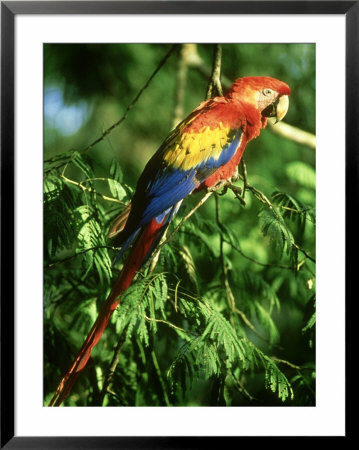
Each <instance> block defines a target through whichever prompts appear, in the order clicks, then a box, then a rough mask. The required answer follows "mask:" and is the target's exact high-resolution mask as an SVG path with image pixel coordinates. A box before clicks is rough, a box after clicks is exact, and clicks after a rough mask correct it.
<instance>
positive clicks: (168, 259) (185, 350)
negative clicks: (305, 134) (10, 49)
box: [44, 44, 315, 406]
mask: <svg viewBox="0 0 359 450" xmlns="http://www.w3.org/2000/svg"><path fill="white" fill-rule="evenodd" d="M168 49H169V46H162V45H144V44H143V45H142V44H141V45H114V44H113V45H84V46H82V45H77V46H72V45H60V44H56V45H53V44H48V45H46V46H45V53H44V58H45V82H44V84H45V89H50V88H51V89H58V90H60V91H61V93H62V96H63V99H64V108H65V107H67V106H68V105H78V104H80V103H81V102H85V103H86V105H87V106H86V108H87V109H86V111H87V115H86V117H85V119H84V121H83V123H82V126H81V127H80V128H79V130H78V131H77V132H76V133H74V134H72V135H68V134H67V133H66V132H65V129H61V127H59V126H57V125H56V124H55V125H54V124H52V123H51V120H50V119H51V117H46V116H45V164H44V391H45V400H44V401H45V403H46V404H47V402H48V401H49V398H50V397H51V394H52V393H53V392H54V390H55V388H56V387H57V384H58V382H59V380H60V377H61V376H62V375H63V373H64V371H65V370H66V369H67V368H68V366H69V365H70V364H71V362H72V359H73V357H74V356H75V354H76V352H77V350H78V348H79V347H80V346H81V344H82V342H83V340H84V338H85V336H86V334H87V333H88V331H89V330H90V328H91V326H92V324H93V322H94V320H95V319H96V317H97V314H98V312H99V309H100V307H101V305H102V304H103V302H104V300H105V299H106V296H107V295H108V293H109V290H110V287H111V285H112V283H113V280H114V279H116V277H117V276H118V268H117V267H114V266H113V261H114V260H115V257H116V254H117V251H118V249H116V248H114V247H113V246H112V243H111V242H109V240H108V238H107V234H108V230H109V228H110V226H111V224H112V221H113V219H114V218H115V217H116V215H117V214H118V213H119V212H120V211H121V210H122V209H123V207H124V206H125V204H127V203H128V201H129V200H130V198H131V194H132V192H133V190H134V188H135V185H136V181H137V179H138V176H139V174H140V172H141V171H142V169H143V166H144V164H145V162H146V160H147V159H148V158H149V157H150V156H151V154H153V152H154V151H155V149H156V148H157V147H158V146H159V144H160V143H161V141H162V140H163V138H165V136H166V134H167V133H168V131H169V130H170V127H171V114H172V110H173V107H174V105H173V100H172V99H173V98H174V94H173V92H174V89H175V84H174V79H175V74H176V70H177V69H176V67H177V65H176V64H177V60H178V57H179V54H174V55H173V56H172V57H171V59H170V60H168V63H166V66H165V67H163V68H162V69H161V71H160V72H159V73H158V74H157V76H156V77H155V78H154V80H153V82H152V84H151V85H150V86H149V88H148V90H147V91H146V92H145V93H144V94H143V96H142V97H141V99H140V100H139V101H138V103H136V105H135V107H134V108H133V110H132V111H131V114H129V116H128V118H127V119H126V121H125V122H124V123H123V124H122V125H121V127H118V128H115V129H114V130H113V132H111V133H110V134H108V135H106V137H104V138H102V139H100V140H99V142H98V143H97V144H96V145H94V146H93V147H92V148H90V144H91V142H94V141H95V140H96V139H98V138H99V137H100V136H101V135H102V133H103V132H104V131H105V130H106V128H107V127H109V126H111V125H112V124H113V123H115V122H116V121H117V120H118V119H119V117H121V115H122V114H123V112H124V111H125V109H126V107H127V106H128V104H129V103H130V102H131V101H132V99H133V98H134V97H135V95H136V94H137V92H138V91H139V89H140V88H141V87H142V86H143V85H144V83H145V82H146V80H147V79H148V77H149V75H150V74H151V73H152V71H153V70H154V69H155V68H156V65H157V64H158V62H159V61H160V59H161V58H162V57H163V56H164V54H165V53H166V52H167V51H168ZM198 51H199V53H200V55H201V57H202V58H203V60H204V62H205V63H208V64H211V58H212V46H207V45H201V46H198ZM79 55H81V59H80V58H79ZM283 55H285V56H286V59H284V56H283ZM93 58H94V59H93ZM303 58H304V59H303ZM93 60H95V61H96V64H93V63H92V61H93ZM236 60H237V61H238V60H239V61H240V62H241V64H240V66H241V67H242V69H241V70H243V71H244V73H242V75H254V74H268V75H273V76H278V78H282V79H283V80H285V81H287V82H288V83H289V84H290V85H291V87H292V91H293V93H296V92H300V95H299V94H298V95H299V96H297V95H296V99H295V101H293V102H292V104H291V107H290V115H288V117H289V118H288V121H290V123H292V124H294V125H296V126H299V127H302V128H303V129H306V130H307V131H314V129H315V123H314V115H313V111H315V103H314V95H312V94H313V91H314V88H315V85H314V80H315V74H314V69H313V67H315V64H312V63H313V61H315V49H314V46H311V45H309V44H303V45H302V44H301V45H296V44H293V45H292V44H278V45H272V46H271V45H265V44H263V45H262V44H258V45H257V44H256V45H254V46H251V45H247V44H246V45H224V46H223V72H224V73H225V74H226V75H227V76H228V77H231V79H233V78H234V77H235V76H238V75H241V74H238V73H236V75H234V73H235V71H238V67H237V66H238V64H233V61H236ZM79 61H81V64H80V62H79ZM108 61H112V62H114V61H115V63H114V64H109V63H108ZM289 63H290V64H289ZM84 64H85V65H86V64H87V69H88V70H86V76H85V77H84V76H83V74H82V70H83V65H84ZM139 66H141V70H138V68H139ZM272 66H273V67H272ZM271 67H272V69H273V71H274V73H273V71H271V72H269V71H270V69H271ZM256 71H257V73H255V72H256ZM258 71H259V72H260V73H258ZM299 73H300V74H301V77H299V75H298V74H299ZM81 74H82V75H81ZM302 79H303V80H304V79H305V80H307V84H306V86H307V89H305V88H304V87H303V86H304V85H303V83H302ZM96 80H97V81H96ZM95 81H96V82H95ZM206 85H207V79H202V78H201V76H200V75H199V74H198V73H197V72H196V71H195V69H191V70H189V71H188V82H187V91H186V98H185V109H186V112H189V111H190V110H191V109H193V108H194V107H195V106H197V104H198V103H199V101H201V100H202V99H203V96H204V94H205V90H206ZM299 86H300V87H299ZM293 95H295V94H293ZM114 96H116V98H114ZM45 97H46V96H45ZM301 98H303V103H301V102H300V99H301ZM81 104H82V103H81ZM308 109H310V114H309V115H305V114H303V111H305V112H307V110H308ZM45 111H46V108H45ZM304 116H305V120H304V119H303V121H301V120H302V117H304ZM310 117H312V120H311V119H310ZM248 147H249V148H248V150H247V151H246V163H247V170H248V183H249V184H250V185H251V186H252V187H255V188H254V189H253V190H251V189H248V190H246V192H245V201H246V206H243V205H242V203H241V202H240V201H239V200H238V199H237V198H236V197H235V196H234V195H233V194H232V193H231V192H227V193H226V195H223V196H218V203H219V206H220V207H219V208H218V209H217V203H215V202H214V199H213V197H214V196H212V198H211V199H209V200H208V201H207V202H206V203H205V204H204V205H203V206H202V207H201V208H200V209H199V210H198V211H197V212H196V213H195V214H194V215H193V216H192V217H191V218H190V219H189V220H187V221H186V222H185V223H184V224H183V225H182V227H181V228H180V229H179V231H178V232H177V233H176V234H175V235H174V236H173V237H172V238H171V239H170V241H169V242H168V243H167V244H166V245H164V246H163V247H162V248H161V252H160V255H159V258H158V261H157V264H156V265H155V269H154V271H152V270H149V268H150V267H151V264H152V263H153V262H154V261H153V259H150V261H149V262H148V264H147V265H145V266H144V267H143V268H142V269H141V271H140V273H139V274H138V275H137V277H136V278H135V280H134V282H133V284H132V285H131V287H130V288H129V289H128V290H127V291H126V292H125V293H124V294H123V296H122V297H121V302H120V305H119V306H118V308H117V310H116V311H115V313H114V314H113V316H112V318H111V320H110V323H109V326H108V328H107V330H106V331H105V334H104V336H103V338H102V339H101V340H100V342H99V344H98V345H97V346H96V347H95V348H94V350H93V352H92V357H91V360H90V362H89V365H88V367H87V368H86V370H85V371H84V372H83V374H82V375H81V377H79V379H78V382H77V383H76V385H75V387H74V389H73V391H72V393H71V395H70V396H69V397H68V399H67V400H66V402H65V405H67V406H70V405H71V406H85V405H103V406H134V405H135V406H145V405H146V406H160V405H166V406H169V405H175V406H207V405H208V406H210V405H226V406H247V405H249V406H253V405H256V406H258V405H265V406H269V405H270V406H279V405H295V406H303V405H314V404H315V302H314V300H315V154H314V152H313V150H312V149H309V148H306V147H303V146H300V145H298V144H296V143H294V142H292V141H289V140H286V139H284V138H281V137H278V136H277V135H274V134H273V133H271V131H270V130H264V131H263V132H262V134H261V136H260V138H258V139H257V140H255V141H253V142H251V143H250V144H249V145H248ZM68 148H71V150H67V149H68ZM85 149H86V151H85ZM278 149H280V152H279V151H278ZM247 155H248V156H247ZM237 184H238V186H241V187H243V186H242V184H243V183H242V181H241V180H239V181H238V183H237ZM271 193H272V194H271ZM270 194H271V195H270ZM199 199H200V196H199V195H193V196H190V197H189V198H188V199H186V201H185V202H184V203H183V205H182V207H181V210H180V212H179V214H178V215H177V217H175V218H174V220H173V224H171V226H170V228H169V232H168V235H169V234H170V233H171V231H172V230H173V229H174V227H175V226H177V225H178V223H179V221H180V220H181V219H182V218H183V216H184V215H185V214H186V213H187V212H189V211H190V210H191V209H192V208H193V207H194V206H195V204H196V203H197V202H198V201H199ZM121 264H122V263H121ZM121 264H120V267H121ZM116 355H117V359H116ZM113 361H115V362H116V364H115V366H116V367H115V370H114V372H113V375H112V378H111V380H110V382H109V384H108V385H106V386H107V390H106V392H101V390H102V389H103V386H104V384H106V381H105V380H106V377H107V376H108V374H109V371H110V364H111V362H113Z"/></svg>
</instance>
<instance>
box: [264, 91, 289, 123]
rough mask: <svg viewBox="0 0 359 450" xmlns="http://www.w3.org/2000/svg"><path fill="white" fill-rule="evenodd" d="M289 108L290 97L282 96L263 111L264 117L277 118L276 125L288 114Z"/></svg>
mask: <svg viewBox="0 0 359 450" xmlns="http://www.w3.org/2000/svg"><path fill="white" fill-rule="evenodd" d="M288 107H289V97H288V95H282V96H281V97H279V98H278V99H277V100H276V101H275V102H274V103H271V104H270V105H269V106H267V107H266V108H265V109H264V110H263V111H262V116H263V117H275V118H276V121H275V123H277V122H279V121H280V120H282V119H283V117H284V116H285V115H286V114H287V111H288Z"/></svg>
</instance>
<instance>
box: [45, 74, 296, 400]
mask: <svg viewBox="0 0 359 450" xmlns="http://www.w3.org/2000/svg"><path fill="white" fill-rule="evenodd" d="M288 95H290V88H289V86H288V85H287V84H286V83H284V82H282V81H279V80H277V79H274V78H270V77H244V78H239V79H237V80H236V81H235V82H234V83H233V85H232V87H231V88H230V90H229V91H228V93H227V94H226V95H225V96H224V97H214V98H212V99H210V100H207V101H204V102H202V103H201V104H200V105H199V106H198V107H197V108H196V109H195V110H194V111H193V112H192V113H191V114H190V115H189V116H188V117H187V118H186V119H184V120H183V121H182V122H181V123H180V124H179V125H178V126H177V127H176V128H175V129H174V130H173V131H172V133H170V135H169V136H168V137H167V139H166V140H165V141H164V142H163V144H162V145H161V146H160V148H159V149H158V150H157V152H156V153H155V154H154V155H153V157H152V158H151V159H150V161H149V162H148V163H147V165H146V167H145V169H144V171H143V173H142V175H141V176H140V178H139V180H138V183H137V187H136V191H135V194H134V196H133V199H132V201H131V204H130V206H129V207H127V208H126V209H125V211H124V212H123V213H122V214H121V215H120V216H119V218H118V219H117V220H116V222H115V224H114V226H113V228H112V230H111V231H110V236H114V235H116V234H118V232H119V230H122V231H121V232H120V233H119V234H118V236H117V238H116V239H117V242H118V243H119V245H120V246H122V248H121V252H120V255H119V257H121V256H122V255H123V253H124V252H125V251H126V249H127V248H128V247H129V246H130V244H131V243H133V246H132V249H131V251H130V253H129V256H128V257H127V259H126V261H125V263H124V265H123V268H122V271H121V272H120V275H119V277H118V279H117V280H116V282H115V283H114V286H113V288H112V290H111V293H110V295H109V296H108V298H107V300H106V302H105V303H104V305H103V307H102V309H101V311H100V313H99V316H98V318H97V320H96V322H95V323H94V325H93V327H92V329H91V331H90V333H89V335H88V337H87V338H86V340H85V342H84V344H83V346H82V347H81V349H80V351H79V353H78V354H77V356H76V359H75V361H74V363H73V364H72V366H71V368H70V369H69V370H68V372H67V373H66V374H65V376H64V378H63V379H62V381H61V382H60V384H59V386H58V388H57V391H56V393H55V395H54V396H53V398H52V400H51V402H50V406H51V405H54V406H59V405H60V404H61V403H62V401H63V400H64V399H65V398H66V396H67V395H68V394H69V392H70V390H71V388H72V386H73V384H74V383H75V381H76V379H77V377H78V376H79V374H80V372H81V371H82V370H83V369H84V367H85V366H86V363H87V361H88V359H89V357H90V355H91V350H92V348H93V347H94V346H95V345H96V344H97V342H98V341H99V339H100V337H101V335H102V333H103V332H104V330H105V328H106V326H107V324H108V321H109V319H110V317H111V314H112V313H113V311H114V310H115V309H116V308H117V305H118V304H119V302H120V295H121V294H122V293H123V292H124V291H125V290H126V289H127V288H128V287H129V286H130V285H131V283H132V280H133V278H134V276H135V275H136V273H137V271H138V270H139V269H140V267H141V266H142V265H143V264H144V263H145V262H146V260H147V259H148V258H149V257H150V255H151V254H152V252H153V251H154V249H155V248H156V246H157V245H158V243H159V241H160V240H161V237H162V236H163V233H164V232H165V230H166V228H167V227H168V224H169V222H170V221H171V219H172V218H173V216H174V215H175V214H176V213H177V211H178V209H179V207H180V205H181V203H182V201H183V199H184V198H185V197H187V196H188V195H189V194H191V193H192V192H193V191H198V190H201V189H208V188H212V187H214V186H216V185H217V183H219V182H221V181H223V180H228V179H230V178H231V177H232V176H233V174H234V173H235V172H236V170H237V166H238V164H239V162H240V160H241V157H242V155H243V152H244V149H245V147H246V145H247V142H249V141H250V140H251V139H254V138H256V137H257V136H259V134H260V131H261V129H262V128H265V126H266V124H267V118H268V117H276V119H277V121H279V120H281V119H283V117H284V116H285V114H286V112H287V110H288V106H289V99H288Z"/></svg>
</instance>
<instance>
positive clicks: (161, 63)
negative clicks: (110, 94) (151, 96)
mask: <svg viewBox="0 0 359 450" xmlns="http://www.w3.org/2000/svg"><path fill="white" fill-rule="evenodd" d="M178 46H179V44H173V45H172V47H171V48H170V50H169V51H168V52H167V53H166V55H165V56H164V57H163V58H162V60H161V61H160V62H159V64H158V65H157V67H156V69H155V70H154V71H153V72H152V74H151V76H150V77H149V78H148V80H147V81H146V83H145V84H144V86H143V87H142V88H141V89H140V90H139V91H138V93H137V95H136V97H135V98H134V99H133V100H132V102H131V103H130V104H129V105H128V106H127V108H126V110H125V112H124V114H123V116H122V117H121V118H120V119H119V120H118V121H117V122H115V123H114V124H113V125H111V126H110V127H109V128H107V129H106V130H105V131H104V132H103V133H102V134H101V136H100V137H99V138H97V139H95V140H94V141H93V142H91V144H89V145H88V146H87V147H86V148H84V149H82V150H80V151H79V152H80V153H85V152H87V151H89V150H91V149H92V148H93V147H94V146H95V145H97V144H98V143H99V142H101V141H103V140H104V138H105V137H106V136H107V135H108V134H110V133H111V131H113V130H114V129H115V128H117V127H118V126H119V125H120V124H121V123H122V122H123V121H124V120H125V119H126V118H127V115H128V113H129V112H130V110H131V109H132V108H133V107H134V106H135V104H136V103H137V102H138V100H139V99H140V97H141V95H142V94H143V92H144V91H145V90H146V89H147V88H148V86H149V85H150V84H151V81H152V80H153V78H154V77H155V76H156V75H157V73H158V72H159V70H160V69H161V68H162V67H163V65H164V64H165V63H166V61H167V60H168V58H169V57H170V56H171V55H172V53H173V52H174V51H175V50H176V49H177V47H178ZM70 160H71V157H70ZM70 160H69V161H70ZM49 161H50V160H49ZM69 161H67V162H62V163H60V164H59V165H57V166H55V167H51V170H53V169H59V168H60V167H62V166H64V165H66V164H68V162H69ZM44 162H45V163H46V162H47V161H44Z"/></svg>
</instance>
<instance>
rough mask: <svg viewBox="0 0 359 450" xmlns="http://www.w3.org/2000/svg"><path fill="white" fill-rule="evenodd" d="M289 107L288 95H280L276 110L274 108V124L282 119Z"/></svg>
mask: <svg viewBox="0 0 359 450" xmlns="http://www.w3.org/2000/svg"><path fill="white" fill-rule="evenodd" d="M288 107H289V97H288V95H282V96H281V97H280V98H279V101H278V104H277V108H276V123H277V122H279V121H280V120H282V119H283V117H284V116H285V115H286V114H287V111H288Z"/></svg>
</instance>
